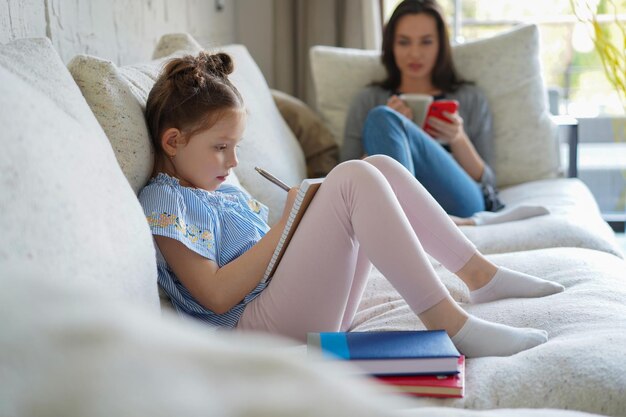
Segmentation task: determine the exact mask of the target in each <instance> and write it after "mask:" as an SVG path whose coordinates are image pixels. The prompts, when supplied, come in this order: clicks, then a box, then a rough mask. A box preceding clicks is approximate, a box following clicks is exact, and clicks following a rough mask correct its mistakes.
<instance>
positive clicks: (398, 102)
mask: <svg viewBox="0 0 626 417" xmlns="http://www.w3.org/2000/svg"><path fill="white" fill-rule="evenodd" d="M387 106H389V107H391V108H392V109H394V110H395V111H397V112H398V113H400V114H401V115H403V116H406V117H407V118H409V119H411V120H412V119H413V111H412V110H411V108H410V107H409V106H407V105H406V103H405V102H404V101H402V99H400V97H398V96H397V95H395V94H394V95H392V96H391V97H389V100H387Z"/></svg>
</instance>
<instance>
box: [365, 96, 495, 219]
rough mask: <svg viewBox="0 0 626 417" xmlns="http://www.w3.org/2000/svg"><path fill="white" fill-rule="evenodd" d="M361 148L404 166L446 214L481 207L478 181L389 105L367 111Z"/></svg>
mask: <svg viewBox="0 0 626 417" xmlns="http://www.w3.org/2000/svg"><path fill="white" fill-rule="evenodd" d="M363 148H364V150H365V152H366V153H367V154H368V155H376V154H383V155H388V156H390V157H392V158H394V159H395V160H396V161H398V162H400V163H401V164H402V165H404V166H405V167H406V169H408V170H409V171H410V172H411V173H412V174H413V176H415V178H417V180H418V181H419V182H420V183H422V185H423V186H424V187H425V188H426V189H427V190H428V192H430V194H431V195H432V196H433V197H434V198H435V200H437V202H438V203H439V204H440V205H441V207H443V209H444V210H445V211H446V213H448V214H451V215H454V216H459V217H469V216H471V215H472V214H474V213H476V212H478V211H483V210H485V201H484V198H483V194H482V191H481V188H480V184H478V183H477V182H476V181H474V180H473V179H472V178H471V177H470V176H469V175H468V174H467V172H465V170H464V169H463V168H462V167H461V166H460V165H459V164H458V162H456V160H455V159H454V157H452V155H451V154H450V153H449V152H447V151H446V150H445V149H444V148H443V147H442V146H441V145H440V144H439V143H437V142H436V141H435V140H433V139H432V138H431V137H430V136H429V135H428V134H427V133H426V132H424V131H423V130H422V129H421V128H420V127H418V126H417V125H416V124H415V123H413V122H412V121H411V120H409V119H407V118H406V117H404V116H403V115H401V114H400V113H398V112H397V111H395V110H393V109H391V108H390V107H388V106H378V107H375V108H373V109H372V110H371V111H370V112H369V113H368V115H367V119H366V120H365V125H364V126H363Z"/></svg>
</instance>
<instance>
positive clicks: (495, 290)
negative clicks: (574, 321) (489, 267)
mask: <svg viewBox="0 0 626 417" xmlns="http://www.w3.org/2000/svg"><path fill="white" fill-rule="evenodd" d="M564 289H565V287H563V286H562V285H561V284H557V283H556V282H551V281H546V280H544V279H541V278H537V277H534V276H532V275H528V274H524V273H523V272H518V271H513V270H511V269H508V268H505V267H502V266H500V267H498V270H497V271H496V274H495V275H494V276H493V278H491V281H489V282H488V283H487V284H486V285H484V286H483V287H481V288H478V289H476V290H474V291H470V301H471V302H472V303H486V302H489V301H494V300H500V299H502V298H532V297H544V296H546V295H551V294H556V293H559V292H561V291H563V290H564Z"/></svg>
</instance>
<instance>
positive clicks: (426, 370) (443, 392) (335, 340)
mask: <svg viewBox="0 0 626 417" xmlns="http://www.w3.org/2000/svg"><path fill="white" fill-rule="evenodd" d="M307 345H308V348H309V349H310V350H315V351H318V350H320V349H321V351H322V354H323V356H324V357H325V358H329V359H339V360H347V361H349V362H350V363H352V364H354V365H356V367H355V369H357V370H359V371H361V372H363V373H366V374H369V375H372V376H374V377H376V378H377V379H378V380H380V381H382V382H383V383H385V384H388V385H391V386H393V387H395V388H396V389H397V390H398V391H401V392H405V393H407V394H411V395H416V396H431V397H459V398H460V397H463V395H464V391H465V374H464V371H465V357H464V356H463V355H461V354H460V353H459V351H458V350H457V349H456V347H455V346H454V344H453V343H452V340H450V337H449V336H448V334H447V333H446V332H445V331H443V330H415V331H390V332H326V333H309V334H308V336H307Z"/></svg>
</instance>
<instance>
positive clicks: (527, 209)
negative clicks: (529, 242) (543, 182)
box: [470, 206, 550, 226]
mask: <svg viewBox="0 0 626 417" xmlns="http://www.w3.org/2000/svg"><path fill="white" fill-rule="evenodd" d="M549 213H550V211H549V210H548V209H547V208H546V207H544V206H515V207H511V208H510V209H504V210H500V211H497V212H491V211H479V212H478V213H475V214H474V215H473V216H472V217H470V219H472V220H473V221H474V224H476V226H481V225H488V224H498V223H506V222H513V221H516V220H523V219H528V218H530V217H536V216H543V215H544V214H549Z"/></svg>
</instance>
